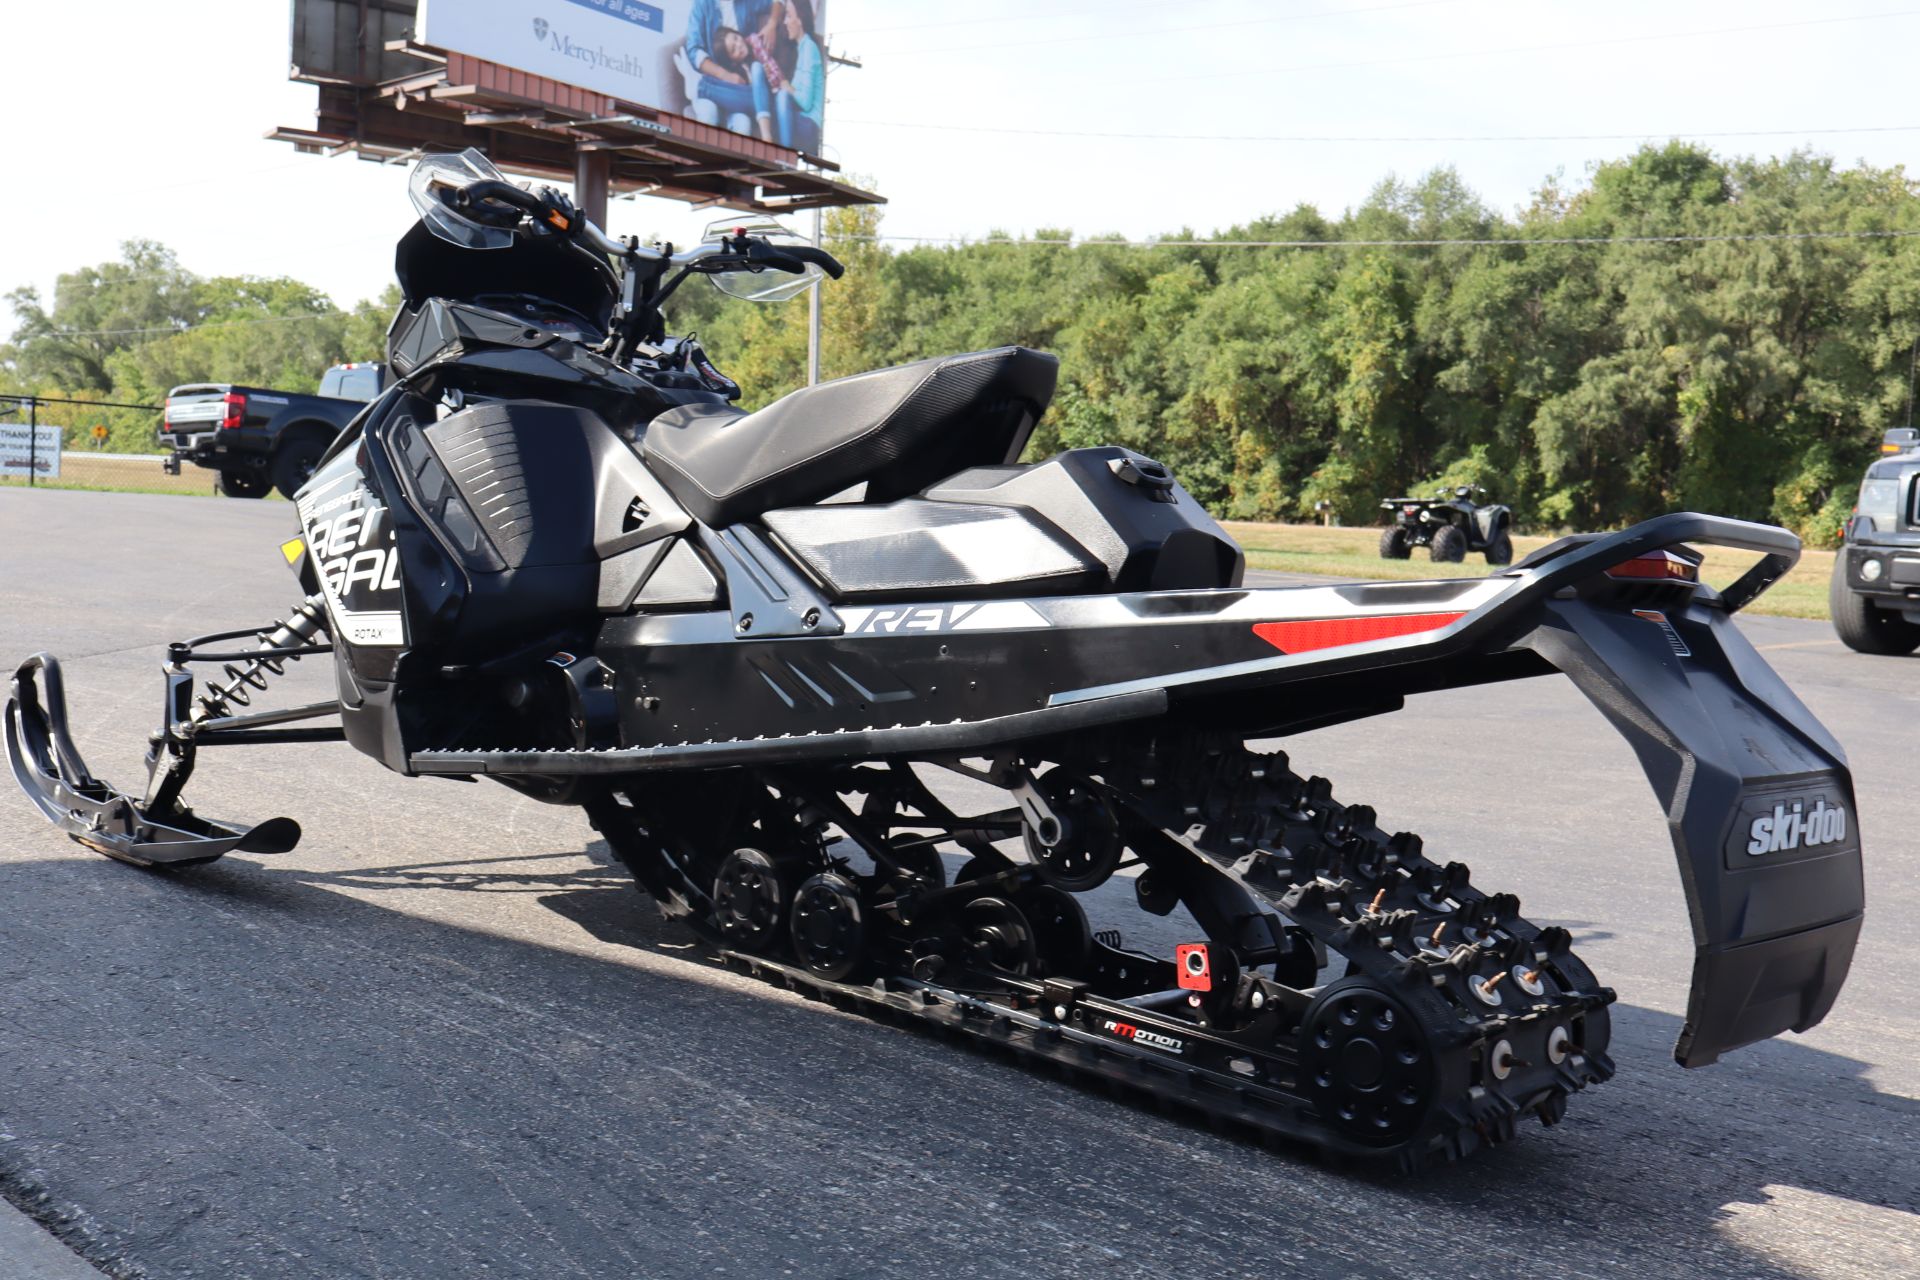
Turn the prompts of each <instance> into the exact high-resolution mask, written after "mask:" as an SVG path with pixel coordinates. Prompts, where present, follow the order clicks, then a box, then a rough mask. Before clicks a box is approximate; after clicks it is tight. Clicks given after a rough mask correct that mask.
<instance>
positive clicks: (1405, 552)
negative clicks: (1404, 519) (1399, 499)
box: [1380, 524, 1413, 560]
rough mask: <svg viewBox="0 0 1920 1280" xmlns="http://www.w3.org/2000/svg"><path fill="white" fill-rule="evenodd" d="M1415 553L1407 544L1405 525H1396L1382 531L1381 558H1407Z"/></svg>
mask: <svg viewBox="0 0 1920 1280" xmlns="http://www.w3.org/2000/svg"><path fill="white" fill-rule="evenodd" d="M1412 555H1413V548H1412V547H1410V546H1408V545H1407V530H1406V526H1405V525H1398V524H1396V525H1394V526H1393V527H1392V528H1389V529H1383V530H1381V531H1380V558H1381V559H1382V560H1406V559H1409V558H1410V557H1411V556H1412Z"/></svg>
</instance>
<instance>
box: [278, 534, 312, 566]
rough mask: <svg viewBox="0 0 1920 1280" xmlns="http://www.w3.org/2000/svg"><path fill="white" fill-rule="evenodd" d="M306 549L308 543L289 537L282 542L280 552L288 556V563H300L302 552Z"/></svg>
mask: <svg viewBox="0 0 1920 1280" xmlns="http://www.w3.org/2000/svg"><path fill="white" fill-rule="evenodd" d="M305 550H306V544H305V543H304V542H302V541H301V540H300V539H298V538H288V539H287V540H286V541H285V542H283V543H281V544H280V554H281V555H283V556H285V557H286V558H287V563H288V564H298V563H300V553H301V552H303V551H305Z"/></svg>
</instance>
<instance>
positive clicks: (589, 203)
mask: <svg viewBox="0 0 1920 1280" xmlns="http://www.w3.org/2000/svg"><path fill="white" fill-rule="evenodd" d="M612 178H613V156H612V155H611V154H609V153H608V152H605V151H588V150H586V149H585V148H581V149H579V150H577V151H575V152H574V155H573V203H574V204H575V205H577V206H578V207H579V209H580V215H581V216H582V217H584V218H585V219H586V220H587V221H588V222H591V223H593V224H594V225H595V226H599V227H604V226H606V225H607V186H608V184H609V183H610V181H611V180H612Z"/></svg>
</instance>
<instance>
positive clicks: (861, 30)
mask: <svg viewBox="0 0 1920 1280" xmlns="http://www.w3.org/2000/svg"><path fill="white" fill-rule="evenodd" d="M1148 4H1151V5H1153V6H1154V7H1156V8H1165V7H1166V0H1132V2H1131V3H1128V0H1108V3H1106V4H1100V5H1093V6H1091V7H1089V8H1084V9H1054V8H1049V9H1047V10H1046V11H1045V12H1042V13H1031V14H1029V15H1024V16H1031V17H1036V18H1078V17H1083V16H1085V15H1087V14H1092V13H1108V12H1111V11H1112V10H1114V9H1118V8H1126V9H1138V8H1141V7H1142V6H1144V5H1148ZM1010 20H1011V18H1010V16H1009V15H1008V14H1004V13H1002V14H996V15H995V16H993V17H991V18H948V19H946V20H944V21H941V22H909V23H904V24H902V25H899V26H893V27H835V28H834V29H833V31H832V33H831V34H832V35H834V36H867V35H881V34H891V33H892V32H895V31H931V30H933V29H935V28H936V27H979V26H987V25H993V26H1005V25H1006V24H1007V23H1008V22H1009V21H1010Z"/></svg>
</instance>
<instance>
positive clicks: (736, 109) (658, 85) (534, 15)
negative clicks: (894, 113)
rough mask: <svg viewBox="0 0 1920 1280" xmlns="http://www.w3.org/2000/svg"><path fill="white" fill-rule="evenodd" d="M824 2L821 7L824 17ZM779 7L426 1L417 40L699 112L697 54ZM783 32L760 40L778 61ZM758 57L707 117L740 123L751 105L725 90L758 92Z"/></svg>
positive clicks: (763, 2) (614, 0)
mask: <svg viewBox="0 0 1920 1280" xmlns="http://www.w3.org/2000/svg"><path fill="white" fill-rule="evenodd" d="M824 8H825V6H824V5H823V4H819V3H816V4H815V5H814V6H813V9H814V12H815V13H816V14H817V13H818V12H819V11H820V10H822V9H824ZM772 9H773V6H772V4H771V3H770V0H658V2H657V3H643V0H420V10H419V15H418V19H417V21H416V23H415V32H416V36H415V38H416V39H418V40H419V41H420V43H422V44H424V45H427V46H429V47H431V48H435V49H445V50H448V51H449V52H454V53H464V54H468V55H470V56H472V57H475V58H481V59H484V60H486V61H488V62H494V63H498V64H500V65H501V66H505V67H512V68H514V69H515V70H519V71H526V72H530V73H532V74H534V75H537V76H545V77H546V78H547V79H549V80H557V81H559V82H560V83H562V84H569V85H575V86H577V87H579V88H582V89H590V90H593V91H594V92H596V93H604V94H607V95H608V96H610V97H614V98H619V99H621V100H622V101H625V102H629V103H632V104H634V105H636V106H641V107H652V108H654V109H655V110H658V111H666V112H671V113H673V114H675V115H691V116H696V117H697V116H701V115H702V114H703V113H702V112H701V111H699V110H697V109H696V103H697V100H698V99H699V98H700V97H701V96H702V89H701V85H702V79H703V77H702V75H701V71H700V68H699V67H697V66H695V65H694V64H693V62H692V61H691V58H692V57H693V56H695V55H697V54H700V53H703V52H711V49H710V48H709V46H712V45H714V44H716V43H720V41H719V40H717V39H716V38H715V37H716V33H717V32H719V31H720V30H721V29H723V28H724V29H726V30H729V31H745V32H748V33H750V34H752V33H755V31H754V29H755V27H757V26H761V24H763V23H764V21H765V19H766V16H767V15H768V14H769V13H770V12H771V11H772ZM783 38H784V37H783V36H782V35H780V34H779V33H778V32H776V33H775V35H774V39H773V41H772V44H771V46H769V45H768V44H767V43H765V42H762V44H761V48H763V49H765V50H766V52H767V55H768V57H770V58H772V59H774V60H775V61H779V60H780V58H779V46H780V43H781V41H782V39H783ZM815 38H816V39H817V40H820V41H822V42H823V43H824V37H820V36H819V35H818V34H817V33H816V35H815ZM733 47H734V48H735V50H736V51H738V49H739V48H740V47H741V46H740V45H739V44H734V46H733ZM757 53H758V50H755V51H753V52H752V53H750V54H749V56H748V57H747V58H745V59H743V60H741V61H740V62H739V63H738V64H730V65H732V69H733V71H734V72H735V73H736V74H738V76H739V77H740V83H739V84H738V85H737V86H730V87H729V89H728V90H723V91H722V92H721V93H720V94H714V93H712V92H711V91H710V92H709V94H708V96H710V97H719V98H721V105H720V106H718V107H717V108H716V110H715V111H714V112H708V113H704V114H706V115H707V117H708V118H716V117H717V118H718V119H719V120H721V121H725V120H726V119H728V118H735V119H738V118H739V114H738V113H740V112H741V111H751V110H752V107H751V106H749V105H744V104H743V103H742V102H739V101H733V102H728V101H727V99H726V97H725V94H726V93H727V92H731V94H732V95H733V96H734V97H735V98H738V97H739V96H740V95H748V96H749V98H750V93H751V91H750V90H749V89H748V87H747V81H748V79H749V77H750V76H751V74H752V72H753V63H754V62H755V61H756V60H757ZM723 56H724V55H723ZM787 63H788V65H789V66H791V56H790V55H789V56H788V58H787ZM708 83H709V85H711V83H712V82H711V81H709V82H708ZM702 105H703V104H702Z"/></svg>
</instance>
